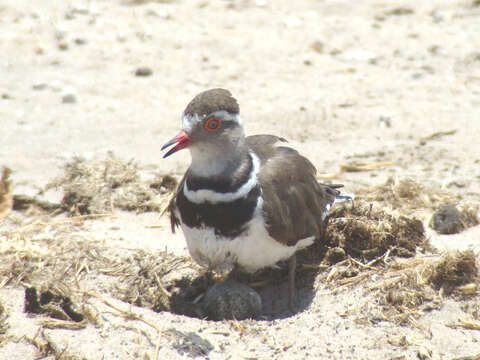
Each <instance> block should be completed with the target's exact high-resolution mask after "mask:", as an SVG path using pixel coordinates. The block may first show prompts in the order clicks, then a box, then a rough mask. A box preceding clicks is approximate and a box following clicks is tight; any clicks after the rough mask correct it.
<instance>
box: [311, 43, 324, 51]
mask: <svg viewBox="0 0 480 360" xmlns="http://www.w3.org/2000/svg"><path fill="white" fill-rule="evenodd" d="M311 47H312V49H313V50H314V51H315V52H317V53H319V54H321V53H323V49H324V47H325V46H324V44H323V42H321V41H319V40H317V41H314V42H313V44H312V45H311Z"/></svg>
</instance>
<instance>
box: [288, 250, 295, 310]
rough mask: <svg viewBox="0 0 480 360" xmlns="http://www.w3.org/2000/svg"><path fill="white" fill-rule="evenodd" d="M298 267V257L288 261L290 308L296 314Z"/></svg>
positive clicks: (292, 257) (293, 256)
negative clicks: (296, 275)
mask: <svg viewBox="0 0 480 360" xmlns="http://www.w3.org/2000/svg"><path fill="white" fill-rule="evenodd" d="M296 267H297V257H296V255H295V254H293V255H292V256H290V258H289V259H288V307H289V309H290V311H291V312H293V313H294V312H295V293H296V289H295V268H296Z"/></svg>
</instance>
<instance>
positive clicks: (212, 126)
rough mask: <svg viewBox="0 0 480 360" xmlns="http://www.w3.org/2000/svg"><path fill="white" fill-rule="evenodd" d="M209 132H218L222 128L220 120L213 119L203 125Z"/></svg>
mask: <svg viewBox="0 0 480 360" xmlns="http://www.w3.org/2000/svg"><path fill="white" fill-rule="evenodd" d="M203 127H204V128H205V130H207V131H217V130H218V129H219V128H220V118H216V117H212V118H210V119H208V120H207V121H205V124H204V125H203Z"/></svg>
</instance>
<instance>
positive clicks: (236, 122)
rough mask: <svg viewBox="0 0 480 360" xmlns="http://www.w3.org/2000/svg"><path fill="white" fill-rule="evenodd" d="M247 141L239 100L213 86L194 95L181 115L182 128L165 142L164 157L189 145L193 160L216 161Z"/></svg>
mask: <svg viewBox="0 0 480 360" xmlns="http://www.w3.org/2000/svg"><path fill="white" fill-rule="evenodd" d="M244 141H245V137H244V133H243V128H242V124H241V120H240V109H239V106H238V103H237V100H235V98H234V97H233V96H232V94H231V93H230V92H229V91H228V90H225V89H211V90H207V91H204V92H201V93H200V94H198V95H197V96H195V97H194V98H193V100H192V101H190V103H189V104H188V105H187V107H186V108H185V110H184V111H183V114H182V130H181V131H180V133H178V135H177V136H175V137H174V138H173V139H171V140H170V141H169V142H167V143H166V144H165V145H163V147H162V150H164V149H166V148H168V147H170V146H173V145H175V146H174V147H172V148H171V149H170V150H169V151H168V152H167V153H166V154H165V155H164V156H163V157H164V158H166V157H167V156H170V155H172V154H173V153H175V152H177V151H178V150H181V149H184V148H188V149H189V150H190V152H191V154H192V161H195V159H196V158H200V159H203V160H206V161H214V160H215V158H218V157H221V156H222V155H225V154H226V153H228V152H230V151H233V150H235V148H236V147H239V146H243V144H244Z"/></svg>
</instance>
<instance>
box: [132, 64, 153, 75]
mask: <svg viewBox="0 0 480 360" xmlns="http://www.w3.org/2000/svg"><path fill="white" fill-rule="evenodd" d="M152 74H153V70H152V69H151V68H149V67H147V66H141V67H139V68H138V69H137V70H135V76H150V75H152Z"/></svg>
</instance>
